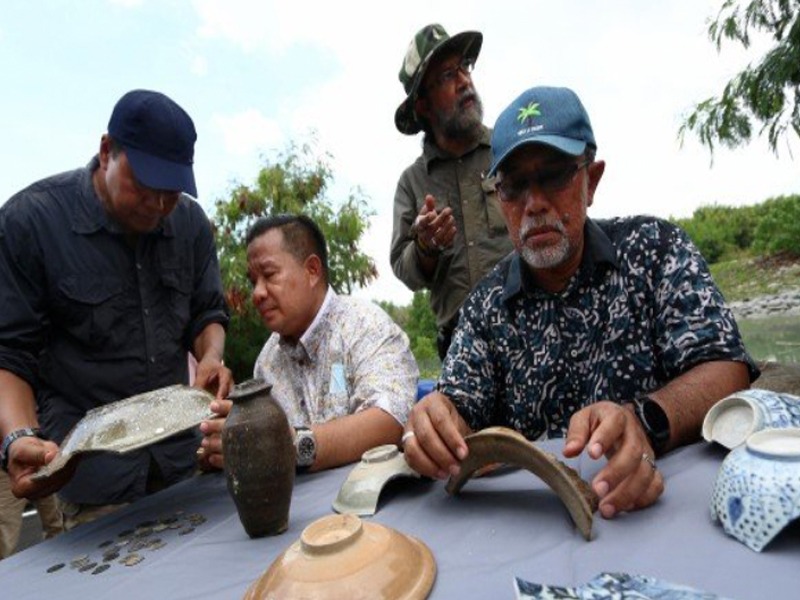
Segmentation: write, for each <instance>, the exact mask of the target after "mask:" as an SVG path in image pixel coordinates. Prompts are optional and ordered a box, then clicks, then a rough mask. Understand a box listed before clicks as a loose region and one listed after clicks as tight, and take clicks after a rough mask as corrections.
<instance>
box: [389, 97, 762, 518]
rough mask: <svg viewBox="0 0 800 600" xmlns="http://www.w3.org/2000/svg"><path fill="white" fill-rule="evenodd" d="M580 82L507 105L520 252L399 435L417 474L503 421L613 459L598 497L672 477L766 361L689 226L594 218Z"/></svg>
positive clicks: (505, 140)
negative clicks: (671, 457) (682, 453)
mask: <svg viewBox="0 0 800 600" xmlns="http://www.w3.org/2000/svg"><path fill="white" fill-rule="evenodd" d="M596 151H597V144H596V142H595V138H594V133H593V131H592V126H591V123H590V121H589V116H588V114H587V113H586V110H585V109H584V107H583V105H582V103H581V101H580V100H579V99H578V97H577V95H575V93H574V92H573V91H572V90H569V89H566V88H551V87H535V88H532V89H530V90H528V91H526V92H525V93H523V94H522V95H520V96H519V97H518V98H517V99H515V100H514V102H512V103H511V105H510V106H509V107H508V108H506V109H505V110H504V111H503V112H502V113H501V115H500V116H499V117H498V119H497V123H496V124H495V128H494V132H493V135H492V163H491V166H490V168H489V171H488V176H494V175H496V187H497V194H498V196H499V198H500V201H501V204H502V208H503V214H504V217H505V221H506V224H507V226H508V231H509V234H510V236H511V239H512V241H513V242H514V246H515V249H516V252H514V254H513V255H511V256H510V257H508V258H507V259H505V260H503V261H502V262H501V263H500V265H499V266H498V268H497V269H495V270H494V271H492V273H490V274H489V275H488V276H487V277H486V278H485V279H484V280H483V281H482V282H481V283H480V284H479V285H478V287H477V288H476V289H475V291H474V292H473V293H472V294H471V296H470V297H469V298H468V300H467V301H466V303H465V304H464V308H463V309H462V317H461V321H460V323H459V326H458V328H457V329H456V332H455V336H454V338H453V345H452V347H451V350H450V353H449V354H448V357H447V359H446V361H445V364H444V366H443V370H442V374H441V378H440V380H439V383H438V389H437V391H435V392H433V393H431V394H430V395H428V396H427V397H425V398H424V399H423V400H422V401H421V402H420V403H419V404H417V405H416V406H415V407H414V409H413V411H412V415H411V417H410V419H409V422H408V424H407V425H406V429H405V433H404V435H403V440H404V447H405V454H406V459H407V460H408V462H409V464H410V465H411V466H412V467H414V468H415V469H416V470H417V471H419V472H420V473H423V474H425V475H429V476H432V477H446V476H447V475H449V474H453V473H457V472H458V469H459V462H460V460H463V459H464V457H465V456H466V454H467V447H466V444H465V443H464V437H463V436H464V435H466V434H467V433H469V432H470V431H475V430H479V429H483V428H485V427H489V426H492V425H500V426H506V427H510V428H513V429H515V430H517V431H520V432H521V433H522V434H524V435H525V436H526V437H527V438H528V439H531V440H537V439H544V438H552V437H566V443H565V447H564V455H565V456H567V457H574V456H577V455H579V454H580V453H581V452H583V450H584V449H586V450H587V452H588V454H589V456H590V457H591V458H593V459H598V458H600V457H601V456H603V455H605V456H606V457H607V458H608V463H607V465H606V466H604V467H603V468H602V469H601V470H600V471H599V472H598V474H597V476H596V477H595V478H594V480H593V482H592V485H593V487H594V489H595V491H596V492H597V494H598V495H599V497H600V507H599V508H600V512H601V514H602V515H603V516H604V517H606V518H610V517H613V516H614V515H615V514H618V513H619V512H621V511H628V510H634V509H638V508H643V507H645V506H648V505H650V504H652V503H653V502H655V501H656V500H657V499H658V497H659V496H660V495H661V493H662V492H663V490H664V480H663V477H662V475H661V473H660V472H659V471H658V470H657V469H656V464H655V459H654V457H655V456H656V455H657V454H660V453H663V452H666V451H668V450H670V449H672V448H675V447H677V446H679V445H682V444H686V443H689V442H692V441H695V440H697V439H698V437H699V433H700V425H701V423H702V420H703V417H704V415H705V413H706V411H707V410H708V409H709V408H710V407H711V405H712V404H714V403H715V402H716V401H717V400H719V399H721V398H723V397H725V396H727V395H728V394H731V393H733V392H735V391H737V390H740V389H743V388H746V387H747V386H748V384H749V382H750V381H751V380H753V379H755V377H757V375H758V370H757V369H756V367H755V365H754V364H753V361H752V360H751V359H750V357H749V356H748V355H747V353H746V351H745V348H744V345H743V343H742V340H741V338H740V336H739V332H738V330H737V327H736V323H735V321H734V318H733V315H732V314H731V312H730V310H729V309H728V307H727V306H726V305H725V302H724V300H723V298H722V296H721V294H720V293H719V291H718V290H717V288H716V286H715V285H714V282H713V281H712V279H711V275H710V274H709V271H708V267H707V265H706V263H705V261H704V260H703V258H702V256H701V255H700V253H699V252H698V251H697V248H695V246H694V245H693V244H692V242H691V241H690V240H689V238H688V237H687V236H686V234H685V233H684V232H683V231H681V230H680V229H679V228H677V227H675V226H674V225H672V224H670V223H668V222H666V221H663V220H661V219H656V218H654V217H643V216H640V217H628V218H615V219H610V220H608V221H599V220H593V219H590V218H588V217H587V214H586V213H587V209H588V207H589V206H591V205H592V202H593V201H594V195H595V191H596V190H597V186H598V184H599V183H600V179H601V178H602V176H603V171H604V169H605V163H604V162H603V161H602V160H596V158H595V156H596Z"/></svg>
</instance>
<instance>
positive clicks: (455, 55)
mask: <svg viewBox="0 0 800 600" xmlns="http://www.w3.org/2000/svg"><path fill="white" fill-rule="evenodd" d="M482 42H483V35H482V34H481V33H479V32H477V31H464V32H461V33H458V34H456V35H454V36H452V37H451V36H449V35H448V34H447V32H446V31H445V30H444V28H443V27H442V26H441V25H437V24H434V25H427V26H426V27H423V28H422V29H421V30H420V31H419V32H417V34H416V35H415V36H414V39H413V40H412V41H411V44H410V45H409V47H408V50H407V52H406V55H405V58H404V60H403V65H402V67H401V69H400V82H401V83H402V84H403V88H404V90H405V93H406V98H405V100H403V102H402V103H401V104H400V106H399V107H398V108H397V111H396V112H395V117H394V122H395V125H396V126H397V129H398V130H399V131H400V132H401V133H404V134H406V135H414V134H416V133H418V132H420V131H424V133H425V138H424V141H423V149H422V154H421V155H420V156H419V157H418V158H417V160H416V161H415V162H414V163H413V164H412V165H411V166H409V167H408V168H407V169H406V170H405V171H404V172H403V174H402V175H401V176H400V181H399V182H398V184H397V191H396V192H395V200H394V231H393V233H392V246H391V263H392V269H393V271H394V273H395V275H397V277H398V278H399V279H400V280H401V281H402V282H403V283H405V284H406V285H407V286H408V287H409V288H410V289H411V290H414V291H417V290H420V289H429V290H430V291H431V308H432V309H433V312H434V313H435V315H436V324H437V326H438V328H439V336H438V340H437V345H438V349H439V356H440V357H441V358H444V355H445V354H446V352H447V348H448V347H449V346H450V339H451V337H452V332H453V329H454V328H455V325H456V322H457V321H458V314H459V309H460V308H461V305H462V304H463V302H464V300H465V298H466V297H467V295H468V294H469V292H470V291H471V290H472V289H473V288H474V287H475V285H476V284H477V283H478V281H480V279H481V278H482V277H483V276H484V275H485V274H486V273H487V272H489V271H490V270H491V269H492V267H494V265H495V264H497V262H498V261H500V259H502V258H503V257H504V256H506V255H507V254H509V253H510V252H511V251H512V250H513V246H512V244H511V241H510V239H509V237H508V231H507V229H506V226H505V222H504V221H503V215H502V212H501V211H500V208H499V206H498V203H497V200H496V198H495V194H494V187H493V185H492V184H491V181H485V180H484V177H483V174H484V172H485V171H486V170H487V169H488V167H489V161H490V139H491V131H490V130H489V129H487V128H486V127H485V126H484V125H483V122H482V121H483V107H482V105H481V100H480V97H479V96H478V93H477V92H476V91H475V87H474V86H473V83H472V76H471V73H472V68H473V66H474V65H475V61H476V60H477V58H478V54H479V53H480V50H481V44H482Z"/></svg>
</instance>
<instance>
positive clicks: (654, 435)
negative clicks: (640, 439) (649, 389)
mask: <svg viewBox="0 0 800 600" xmlns="http://www.w3.org/2000/svg"><path fill="white" fill-rule="evenodd" d="M633 412H634V414H635V415H636V418H637V419H639V422H640V423H641V424H642V428H643V429H644V432H645V433H646V434H647V439H648V440H650V445H651V446H652V447H653V450H655V451H656V452H661V451H662V450H663V449H664V448H665V447H666V445H667V442H669V434H670V429H669V418H668V417H667V413H666V412H664V409H663V408H661V405H660V404H659V403H658V402H656V401H655V400H653V399H652V398H651V397H650V396H642V397H641V398H637V399H636V400H634V401H633Z"/></svg>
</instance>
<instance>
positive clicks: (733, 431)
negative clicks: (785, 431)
mask: <svg viewBox="0 0 800 600" xmlns="http://www.w3.org/2000/svg"><path fill="white" fill-rule="evenodd" d="M768 427H772V428H785V427H800V397H798V396H794V395H792V394H783V393H779V392H773V391H769V390H763V389H755V388H754V389H749V390H741V391H739V392H736V393H734V394H731V395H730V396H726V397H725V398H723V399H722V400H720V401H719V402H717V403H716V404H714V406H712V407H711V408H710V409H709V411H708V412H707V413H706V416H705V419H703V438H704V439H705V440H706V441H707V442H717V443H718V444H720V445H722V446H724V447H725V448H727V449H728V450H732V449H733V448H736V447H737V446H740V445H741V444H743V443H744V442H745V440H747V438H748V437H749V436H750V435H751V434H753V433H755V432H756V431H760V430H762V429H765V428H768Z"/></svg>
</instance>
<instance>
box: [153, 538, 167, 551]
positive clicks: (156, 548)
mask: <svg viewBox="0 0 800 600" xmlns="http://www.w3.org/2000/svg"><path fill="white" fill-rule="evenodd" d="M166 545H167V542H162V541H161V540H158V542H156V543H155V544H150V550H160V549H161V548H163V547H164V546H166Z"/></svg>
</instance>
